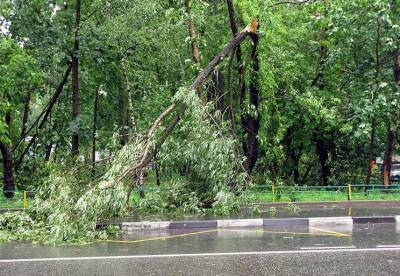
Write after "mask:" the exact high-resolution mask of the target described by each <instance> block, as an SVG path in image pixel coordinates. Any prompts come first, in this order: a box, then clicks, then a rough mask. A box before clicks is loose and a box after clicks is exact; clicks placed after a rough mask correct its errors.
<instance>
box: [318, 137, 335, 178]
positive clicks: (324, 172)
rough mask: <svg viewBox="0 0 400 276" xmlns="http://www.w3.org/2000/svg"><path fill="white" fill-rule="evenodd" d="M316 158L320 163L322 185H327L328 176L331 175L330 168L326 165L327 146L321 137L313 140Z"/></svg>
mask: <svg viewBox="0 0 400 276" xmlns="http://www.w3.org/2000/svg"><path fill="white" fill-rule="evenodd" d="M315 144H316V149H317V155H318V160H319V163H320V165H321V178H322V183H323V185H324V186H326V185H328V178H329V176H331V170H330V168H329V165H328V163H327V162H328V148H327V145H326V141H325V139H323V138H317V139H316V141H315Z"/></svg>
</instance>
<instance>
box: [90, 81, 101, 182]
mask: <svg viewBox="0 0 400 276" xmlns="http://www.w3.org/2000/svg"><path fill="white" fill-rule="evenodd" d="M99 94H100V86H99V87H97V89H96V94H95V96H94V105H93V133H92V178H94V177H95V175H96V135H97V111H98V108H99Z"/></svg>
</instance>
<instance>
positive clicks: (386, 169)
mask: <svg viewBox="0 0 400 276" xmlns="http://www.w3.org/2000/svg"><path fill="white" fill-rule="evenodd" d="M393 75H394V81H395V83H396V84H397V85H398V86H399V85H400V51H399V50H398V49H396V51H395V54H394V65H393ZM398 89H399V88H398ZM391 121H392V122H391V126H390V127H389V130H388V135H387V142H386V150H385V160H384V162H383V185H385V188H388V187H389V185H390V172H391V169H392V156H393V147H394V142H395V141H396V134H397V123H398V111H397V110H396V111H395V112H394V114H393V115H392V120H391Z"/></svg>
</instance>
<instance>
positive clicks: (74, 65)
mask: <svg viewBox="0 0 400 276" xmlns="http://www.w3.org/2000/svg"><path fill="white" fill-rule="evenodd" d="M80 22H81V1H80V0H76V7H75V40H74V51H73V53H72V61H71V70H72V72H71V75H72V120H73V122H74V123H75V124H78V116H79V44H80ZM78 154H79V135H78V129H77V127H75V128H74V129H73V133H72V156H77V155H78Z"/></svg>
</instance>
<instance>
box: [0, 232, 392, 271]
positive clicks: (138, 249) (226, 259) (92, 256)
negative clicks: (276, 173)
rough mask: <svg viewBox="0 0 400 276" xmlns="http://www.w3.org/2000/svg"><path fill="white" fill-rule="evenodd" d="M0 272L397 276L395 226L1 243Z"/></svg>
mask: <svg viewBox="0 0 400 276" xmlns="http://www.w3.org/2000/svg"><path fill="white" fill-rule="evenodd" d="M0 275H400V227H399V226H396V224H362V225H354V227H353V228H352V229H348V228H329V229H328V228H308V227H296V228H292V229H279V228H253V229H244V228H242V229H241V228H236V229H197V230H196V229H191V230H164V231H161V230H160V231H154V230H151V231H150V230H148V231H138V232H137V233H135V234H131V235H125V236H121V237H119V238H117V239H116V240H114V241H104V242H95V243H92V244H87V245H80V246H77V245H63V246H51V245H41V244H36V245H35V244H31V243H27V242H12V243H7V244H2V245H0Z"/></svg>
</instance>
